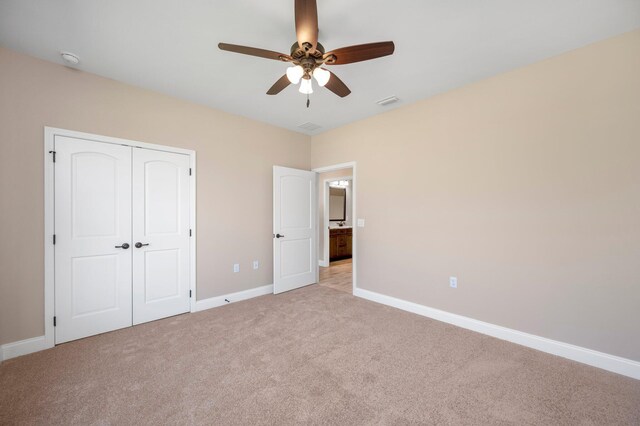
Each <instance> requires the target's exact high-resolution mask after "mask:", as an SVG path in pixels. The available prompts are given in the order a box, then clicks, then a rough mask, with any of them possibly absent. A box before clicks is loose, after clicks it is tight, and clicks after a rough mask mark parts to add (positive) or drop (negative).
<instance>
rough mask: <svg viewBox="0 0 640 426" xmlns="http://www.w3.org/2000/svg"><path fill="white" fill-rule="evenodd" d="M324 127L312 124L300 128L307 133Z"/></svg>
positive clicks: (302, 125) (305, 124)
mask: <svg viewBox="0 0 640 426" xmlns="http://www.w3.org/2000/svg"><path fill="white" fill-rule="evenodd" d="M321 127H322V126H318V125H317V124H313V123H311V122H308V123H304V124H301V125H299V126H298V128H299V129H302V130H306V131H307V132H313V131H314V130H318V129H320V128H321Z"/></svg>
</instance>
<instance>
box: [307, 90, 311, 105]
mask: <svg viewBox="0 0 640 426" xmlns="http://www.w3.org/2000/svg"><path fill="white" fill-rule="evenodd" d="M309 105H311V101H310V100H309V94H308V93H307V108H309Z"/></svg>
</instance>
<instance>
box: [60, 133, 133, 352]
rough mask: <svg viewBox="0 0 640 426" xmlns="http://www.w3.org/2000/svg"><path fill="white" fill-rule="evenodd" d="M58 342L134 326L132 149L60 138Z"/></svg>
mask: <svg viewBox="0 0 640 426" xmlns="http://www.w3.org/2000/svg"><path fill="white" fill-rule="evenodd" d="M54 146H55V152H56V162H55V165H54V167H55V196H54V197H55V234H56V237H55V238H56V240H55V245H54V250H55V315H56V328H55V342H56V343H63V342H67V341H69V340H74V339H79V338H82V337H86V336H90V335H94V334H99V333H104V332H106V331H110V330H115V329H118V328H122V327H127V326H130V325H131V323H132V314H131V306H132V305H131V286H132V285H131V273H132V269H131V251H132V247H131V246H130V245H131V242H132V239H131V148H130V147H125V146H121V145H112V144H106V143H99V142H94V141H89V140H83V139H75V138H68V137H61V136H56V137H55V142H54Z"/></svg>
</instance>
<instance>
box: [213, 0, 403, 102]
mask: <svg viewBox="0 0 640 426" xmlns="http://www.w3.org/2000/svg"><path fill="white" fill-rule="evenodd" d="M295 21H296V38H297V41H296V42H295V43H293V45H292V46H291V53H290V54H289V55H287V54H284V53H278V52H273V51H271V50H264V49H258V48H255V47H247V46H239V45H236V44H227V43H219V44H218V47H219V48H220V49H222V50H226V51H229V52H235V53H242V54H244V55H251V56H258V57H261V58H267V59H274V60H277V61H283V62H289V63H291V64H292V66H291V67H289V68H288V69H287V72H286V74H285V75H283V76H282V77H280V79H279V80H278V81H276V82H275V84H274V85H273V86H271V88H270V89H269V90H268V91H267V95H276V94H278V93H280V92H281V91H282V90H283V89H284V88H285V87H287V86H289V84H298V83H300V89H299V91H300V92H301V93H304V94H306V95H307V107H309V94H311V93H313V86H312V83H311V80H312V79H311V77H313V78H315V80H316V82H317V83H318V85H319V86H320V87H326V88H327V89H329V90H331V91H332V92H333V93H335V94H336V95H338V96H340V97H345V96H347V95H349V93H351V90H349V88H348V87H347V85H346V84H344V83H343V82H342V80H340V79H339V78H338V76H336V75H335V74H334V73H332V72H331V71H328V70H326V69H324V68H322V66H324V65H344V64H351V63H354V62H361V61H368V60H369V59H375V58H380V57H383V56H387V55H391V54H392V53H393V51H394V49H395V45H394V44H393V42H392V41H383V42H379V43H367V44H360V45H356V46H349V47H342V48H340V49H335V50H332V51H330V52H325V49H324V46H322V45H321V44H320V43H318V9H317V5H316V0H295Z"/></svg>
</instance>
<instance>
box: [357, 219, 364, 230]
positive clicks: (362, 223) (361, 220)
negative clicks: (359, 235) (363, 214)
mask: <svg viewBox="0 0 640 426" xmlns="http://www.w3.org/2000/svg"><path fill="white" fill-rule="evenodd" d="M358 228H364V219H358Z"/></svg>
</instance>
